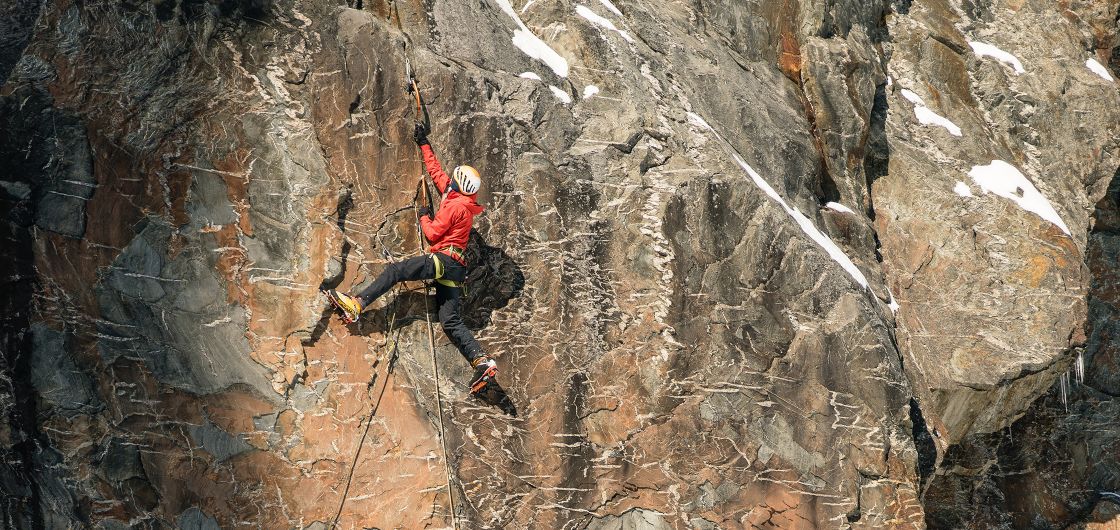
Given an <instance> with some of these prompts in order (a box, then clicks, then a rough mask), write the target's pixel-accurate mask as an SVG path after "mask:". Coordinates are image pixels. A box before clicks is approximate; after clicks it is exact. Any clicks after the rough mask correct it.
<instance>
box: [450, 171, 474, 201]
mask: <svg viewBox="0 0 1120 530" xmlns="http://www.w3.org/2000/svg"><path fill="white" fill-rule="evenodd" d="M481 187H482V178H481V177H479V176H478V170H477V169H475V168H473V167H471V166H457V167H456V168H455V171H454V172H452V177H451V189H453V190H455V191H457V192H459V193H462V194H463V195H474V194H476V193H478V189H479V188H481Z"/></svg>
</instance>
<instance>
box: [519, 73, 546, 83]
mask: <svg viewBox="0 0 1120 530" xmlns="http://www.w3.org/2000/svg"><path fill="white" fill-rule="evenodd" d="M517 77H520V78H522V79H532V80H533V81H540V80H541V76H539V75H537V73H536V72H521V73H520V74H518V76H517Z"/></svg>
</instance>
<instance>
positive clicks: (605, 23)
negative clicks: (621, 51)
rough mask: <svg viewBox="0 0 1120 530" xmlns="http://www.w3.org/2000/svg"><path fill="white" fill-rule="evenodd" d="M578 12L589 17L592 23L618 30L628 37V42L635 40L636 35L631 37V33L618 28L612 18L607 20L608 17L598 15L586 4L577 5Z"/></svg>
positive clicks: (584, 16) (625, 37)
mask: <svg viewBox="0 0 1120 530" xmlns="http://www.w3.org/2000/svg"><path fill="white" fill-rule="evenodd" d="M576 13H577V14H578V15H579V16H581V17H583V18H585V19H587V20H588V21H590V22H591V23H592V24H595V25H598V26H602V27H604V28H607V29H609V30H611V31H616V32H618V34H619V35H622V38H624V39H626V42H629V43H633V42H634V37H631V36H630V34H629V33H626V32H625V31H622V30H620V29H618V28H617V27H616V26H615V25H614V22H611V21H610V20H607V19H605V18H603V17H601V16H599V15H597V14H596V13H595V12H594V11H592V10H591V9H590V8H588V7H587V6H584V5H579V6H576Z"/></svg>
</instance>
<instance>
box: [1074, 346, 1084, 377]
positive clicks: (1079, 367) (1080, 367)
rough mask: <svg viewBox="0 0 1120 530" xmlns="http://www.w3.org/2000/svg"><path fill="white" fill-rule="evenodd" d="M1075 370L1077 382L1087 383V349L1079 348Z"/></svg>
mask: <svg viewBox="0 0 1120 530" xmlns="http://www.w3.org/2000/svg"><path fill="white" fill-rule="evenodd" d="M1073 370H1074V372H1075V373H1076V374H1077V384H1084V383H1085V350H1082V349H1078V350H1077V360H1076V361H1074V362H1073Z"/></svg>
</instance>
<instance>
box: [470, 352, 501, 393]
mask: <svg viewBox="0 0 1120 530" xmlns="http://www.w3.org/2000/svg"><path fill="white" fill-rule="evenodd" d="M471 366H472V367H473V368H474V378H473V379H471V394H477V393H479V392H481V391H482V389H484V388H486V385H488V384H490V383H491V382H493V381H494V376H496V375H498V363H496V362H494V359H491V358H489V357H487V356H485V355H483V356H481V357H479V358H477V359H475V360H473V361H471Z"/></svg>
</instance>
